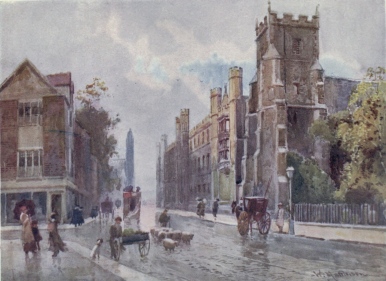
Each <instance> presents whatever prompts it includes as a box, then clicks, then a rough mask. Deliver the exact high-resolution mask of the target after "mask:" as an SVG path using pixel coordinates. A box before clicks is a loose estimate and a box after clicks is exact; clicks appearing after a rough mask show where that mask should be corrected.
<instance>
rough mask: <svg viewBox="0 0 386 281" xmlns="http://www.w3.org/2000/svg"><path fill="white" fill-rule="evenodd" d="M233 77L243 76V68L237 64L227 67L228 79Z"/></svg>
mask: <svg viewBox="0 0 386 281" xmlns="http://www.w3.org/2000/svg"><path fill="white" fill-rule="evenodd" d="M234 77H240V78H241V77H243V69H242V68H241V67H239V66H233V67H231V68H230V69H229V79H231V78H234Z"/></svg>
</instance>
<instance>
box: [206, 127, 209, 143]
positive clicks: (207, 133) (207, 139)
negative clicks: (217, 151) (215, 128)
mask: <svg viewBox="0 0 386 281" xmlns="http://www.w3.org/2000/svg"><path fill="white" fill-rule="evenodd" d="M206 141H207V142H209V129H208V130H206Z"/></svg>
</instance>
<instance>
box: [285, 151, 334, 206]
mask: <svg viewBox="0 0 386 281" xmlns="http://www.w3.org/2000/svg"><path fill="white" fill-rule="evenodd" d="M287 166H288V167H289V166H292V167H294V168H295V171H294V176H293V179H292V181H293V184H292V189H293V190H292V201H293V203H295V204H296V203H314V204H317V203H333V202H334V191H335V187H334V185H333V183H332V182H331V180H330V177H329V176H328V175H327V174H326V173H325V172H324V171H322V170H321V169H320V168H319V166H318V165H317V163H316V162H315V161H314V160H312V159H303V157H302V156H300V155H298V154H296V153H293V152H289V153H288V154H287Z"/></svg>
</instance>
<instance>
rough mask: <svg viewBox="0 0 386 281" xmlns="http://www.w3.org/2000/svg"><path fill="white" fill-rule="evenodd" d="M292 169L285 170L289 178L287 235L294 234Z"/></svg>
mask: <svg viewBox="0 0 386 281" xmlns="http://www.w3.org/2000/svg"><path fill="white" fill-rule="evenodd" d="M294 171H295V169H294V167H288V168H287V177H288V178H289V205H290V220H289V234H294V222H293V219H292V177H293V176H294Z"/></svg>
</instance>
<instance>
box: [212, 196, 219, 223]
mask: <svg viewBox="0 0 386 281" xmlns="http://www.w3.org/2000/svg"><path fill="white" fill-rule="evenodd" d="M218 201H220V199H218V198H217V199H216V201H214V202H213V206H212V213H213V217H214V220H216V218H217V212H218Z"/></svg>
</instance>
